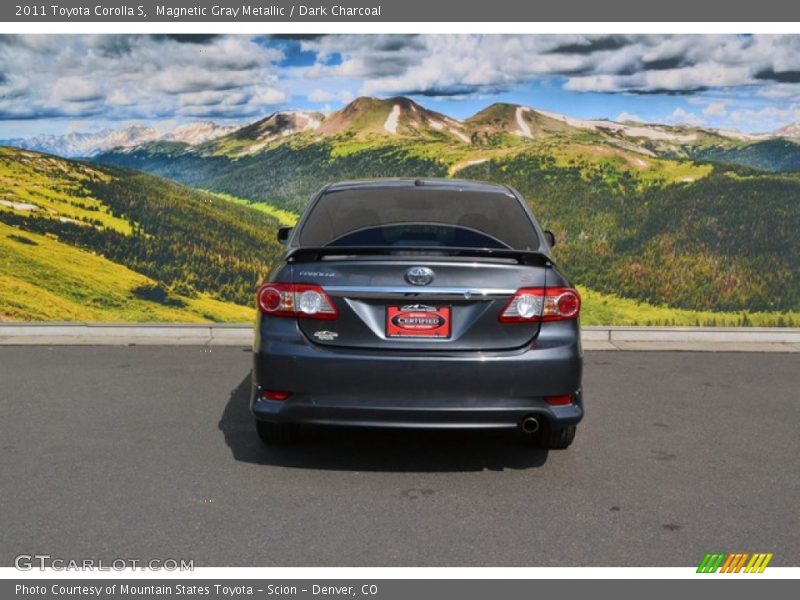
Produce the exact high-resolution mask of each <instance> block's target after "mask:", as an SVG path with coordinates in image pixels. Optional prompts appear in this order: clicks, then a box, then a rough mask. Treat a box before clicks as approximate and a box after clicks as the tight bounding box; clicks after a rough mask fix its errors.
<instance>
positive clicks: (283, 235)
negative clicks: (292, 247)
mask: <svg viewBox="0 0 800 600" xmlns="http://www.w3.org/2000/svg"><path fill="white" fill-rule="evenodd" d="M293 230H294V227H280V228H279V229H278V241H279V242H280V243H281V244H285V243H286V242H288V241H289V236H290V235H292V231H293Z"/></svg>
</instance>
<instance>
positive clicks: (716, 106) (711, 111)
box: [703, 102, 728, 117]
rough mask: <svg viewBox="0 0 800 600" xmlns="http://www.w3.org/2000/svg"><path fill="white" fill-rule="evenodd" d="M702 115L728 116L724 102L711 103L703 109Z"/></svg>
mask: <svg viewBox="0 0 800 600" xmlns="http://www.w3.org/2000/svg"><path fill="white" fill-rule="evenodd" d="M703 114H704V115H705V116H707V117H724V116H725V115H726V114H728V109H727V104H725V102H711V103H710V104H709V105H708V106H706V107H705V108H704V109H703Z"/></svg>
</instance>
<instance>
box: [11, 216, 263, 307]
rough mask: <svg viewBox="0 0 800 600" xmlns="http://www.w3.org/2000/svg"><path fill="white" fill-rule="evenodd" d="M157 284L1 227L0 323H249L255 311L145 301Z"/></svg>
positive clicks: (206, 299)
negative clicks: (0, 321)
mask: <svg viewBox="0 0 800 600" xmlns="http://www.w3.org/2000/svg"><path fill="white" fill-rule="evenodd" d="M157 285H158V284H157V282H156V281H154V280H153V279H150V278H149V277H145V276H144V275H141V274H140V273H136V272H134V271H131V270H130V269H127V268H125V267H123V266H122V265H118V264H116V263H113V262H111V261H110V260H108V259H106V258H103V257H102V256H98V255H96V254H93V253H91V252H88V251H86V250H81V249H79V248H76V247H74V246H70V245H68V244H64V243H62V242H59V241H58V240H56V239H53V237H52V236H49V235H40V234H36V233H30V232H27V231H25V232H22V231H20V230H19V229H18V228H16V227H10V226H8V225H5V224H3V223H0V320H10V321H34V320H37V321H39V320H44V321H106V322H123V321H169V322H178V321H198V322H199V321H231V322H240V321H249V320H251V319H252V317H253V310H252V308H250V307H246V306H239V305H237V304H234V303H231V302H222V301H219V300H215V299H214V298H213V297H211V296H210V295H209V294H194V295H193V296H191V297H190V296H182V295H179V294H170V297H169V301H168V302H166V303H164V302H154V301H152V300H147V299H146V298H145V297H143V296H146V294H147V291H148V290H152V289H157Z"/></svg>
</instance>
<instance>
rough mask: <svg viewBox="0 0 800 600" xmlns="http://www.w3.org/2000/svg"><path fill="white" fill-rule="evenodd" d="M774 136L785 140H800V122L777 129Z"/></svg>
mask: <svg viewBox="0 0 800 600" xmlns="http://www.w3.org/2000/svg"><path fill="white" fill-rule="evenodd" d="M773 135H775V136H777V137H785V138H800V121H797V122H795V123H789V124H788V125H784V126H783V127H781V128H780V129H776V130H775V131H774V132H773Z"/></svg>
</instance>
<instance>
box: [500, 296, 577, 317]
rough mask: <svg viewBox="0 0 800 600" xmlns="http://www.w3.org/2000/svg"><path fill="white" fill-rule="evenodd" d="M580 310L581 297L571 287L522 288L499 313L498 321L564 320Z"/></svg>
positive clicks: (575, 314)
mask: <svg viewBox="0 0 800 600" xmlns="http://www.w3.org/2000/svg"><path fill="white" fill-rule="evenodd" d="M580 312H581V297H580V294H578V291H577V290H575V289H573V288H568V287H553V288H522V289H520V290H518V291H517V293H516V294H514V297H513V298H511V300H510V301H509V302H508V304H507V305H506V307H505V308H504V309H503V312H502V313H500V322H501V323H537V322H540V321H565V320H567V319H577V318H578V315H579V314H580Z"/></svg>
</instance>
